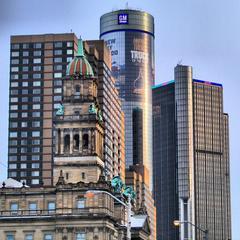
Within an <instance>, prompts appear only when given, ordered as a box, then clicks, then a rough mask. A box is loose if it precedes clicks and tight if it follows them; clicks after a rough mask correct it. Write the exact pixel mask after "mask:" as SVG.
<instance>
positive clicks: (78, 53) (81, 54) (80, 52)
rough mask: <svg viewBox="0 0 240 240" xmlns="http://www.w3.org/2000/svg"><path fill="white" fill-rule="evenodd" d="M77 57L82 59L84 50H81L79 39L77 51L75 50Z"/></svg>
mask: <svg viewBox="0 0 240 240" xmlns="http://www.w3.org/2000/svg"><path fill="white" fill-rule="evenodd" d="M76 56H77V57H84V56H85V55H84V50H83V41H82V38H81V37H80V38H79V39H78V50H77V55H76Z"/></svg>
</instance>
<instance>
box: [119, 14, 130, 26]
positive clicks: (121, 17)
mask: <svg viewBox="0 0 240 240" xmlns="http://www.w3.org/2000/svg"><path fill="white" fill-rule="evenodd" d="M118 24H128V14H126V13H121V14H118Z"/></svg>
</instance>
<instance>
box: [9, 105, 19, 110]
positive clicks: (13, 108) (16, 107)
mask: <svg viewBox="0 0 240 240" xmlns="http://www.w3.org/2000/svg"><path fill="white" fill-rule="evenodd" d="M10 110H18V105H11V106H10Z"/></svg>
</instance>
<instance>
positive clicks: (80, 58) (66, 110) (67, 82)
mask: <svg viewBox="0 0 240 240" xmlns="http://www.w3.org/2000/svg"><path fill="white" fill-rule="evenodd" d="M97 85H98V80H97V78H96V77H95V76H94V73H93V70H92V67H91V65H90V63H89V62H88V60H87V59H86V57H85V55H84V50H83V43H82V40H81V39H80V40H79V42H78V52H77V55H76V57H75V58H74V59H73V60H72V61H71V62H70V63H69V64H68V67H67V72H66V77H65V78H64V79H63V96H64V97H63V102H62V104H61V105H60V106H59V109H58V111H57V112H56V117H55V157H54V170H53V171H54V173H53V174H54V184H56V183H57V181H58V178H59V176H60V175H61V176H64V179H65V181H66V182H69V183H77V182H80V181H81V182H86V183H88V182H97V181H98V179H99V176H100V175H101V172H102V170H103V167H104V161H103V134H104V126H103V119H102V113H101V110H100V107H99V103H98V99H97Z"/></svg>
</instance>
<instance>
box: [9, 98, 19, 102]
mask: <svg viewBox="0 0 240 240" xmlns="http://www.w3.org/2000/svg"><path fill="white" fill-rule="evenodd" d="M10 102H12V103H13V102H14V103H15V102H18V98H17V97H15V98H11V99H10Z"/></svg>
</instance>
